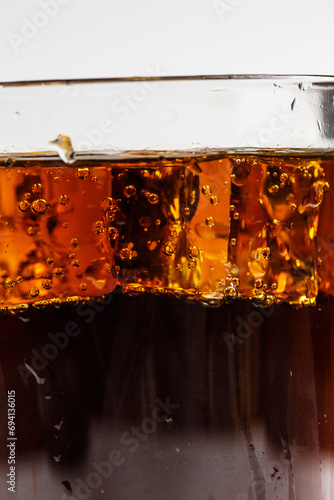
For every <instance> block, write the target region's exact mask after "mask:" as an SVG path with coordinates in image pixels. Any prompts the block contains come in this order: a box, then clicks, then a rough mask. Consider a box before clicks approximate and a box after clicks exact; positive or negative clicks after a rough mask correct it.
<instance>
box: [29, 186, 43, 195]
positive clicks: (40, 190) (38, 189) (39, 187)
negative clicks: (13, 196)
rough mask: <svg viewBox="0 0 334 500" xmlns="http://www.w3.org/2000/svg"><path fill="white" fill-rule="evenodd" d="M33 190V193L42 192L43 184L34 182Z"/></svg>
mask: <svg viewBox="0 0 334 500" xmlns="http://www.w3.org/2000/svg"><path fill="white" fill-rule="evenodd" d="M31 191H32V192H33V193H38V194H40V193H42V192H43V186H42V184H40V183H37V184H34V185H33V186H32V187H31Z"/></svg>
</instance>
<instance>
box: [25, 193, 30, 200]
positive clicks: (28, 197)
mask: <svg viewBox="0 0 334 500" xmlns="http://www.w3.org/2000/svg"><path fill="white" fill-rule="evenodd" d="M30 198H31V194H30V193H24V195H23V199H24V200H30Z"/></svg>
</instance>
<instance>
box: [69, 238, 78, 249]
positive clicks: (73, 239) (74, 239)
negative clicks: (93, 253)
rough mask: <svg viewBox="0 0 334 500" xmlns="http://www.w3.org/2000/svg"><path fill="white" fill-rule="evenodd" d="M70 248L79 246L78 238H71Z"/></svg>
mask: <svg viewBox="0 0 334 500" xmlns="http://www.w3.org/2000/svg"><path fill="white" fill-rule="evenodd" d="M70 244H71V247H73V248H77V247H78V246H79V240H78V238H72V239H71V241H70Z"/></svg>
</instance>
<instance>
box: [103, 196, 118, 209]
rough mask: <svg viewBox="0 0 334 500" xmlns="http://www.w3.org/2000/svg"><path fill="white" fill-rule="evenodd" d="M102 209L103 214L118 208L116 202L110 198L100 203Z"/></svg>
mask: <svg viewBox="0 0 334 500" xmlns="http://www.w3.org/2000/svg"><path fill="white" fill-rule="evenodd" d="M100 207H101V210H103V212H109V211H110V210H112V209H113V208H115V207H116V201H115V200H114V199H113V198H110V197H108V198H104V200H102V201H101V203H100Z"/></svg>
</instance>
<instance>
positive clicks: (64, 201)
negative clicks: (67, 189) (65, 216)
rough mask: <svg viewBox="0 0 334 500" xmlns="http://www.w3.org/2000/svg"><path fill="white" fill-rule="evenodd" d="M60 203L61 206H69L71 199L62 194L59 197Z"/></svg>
mask: <svg viewBox="0 0 334 500" xmlns="http://www.w3.org/2000/svg"><path fill="white" fill-rule="evenodd" d="M58 201H59V203H60V204H61V205H67V204H68V203H69V202H70V199H69V197H68V196H67V194H61V195H60V196H59V200H58Z"/></svg>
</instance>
